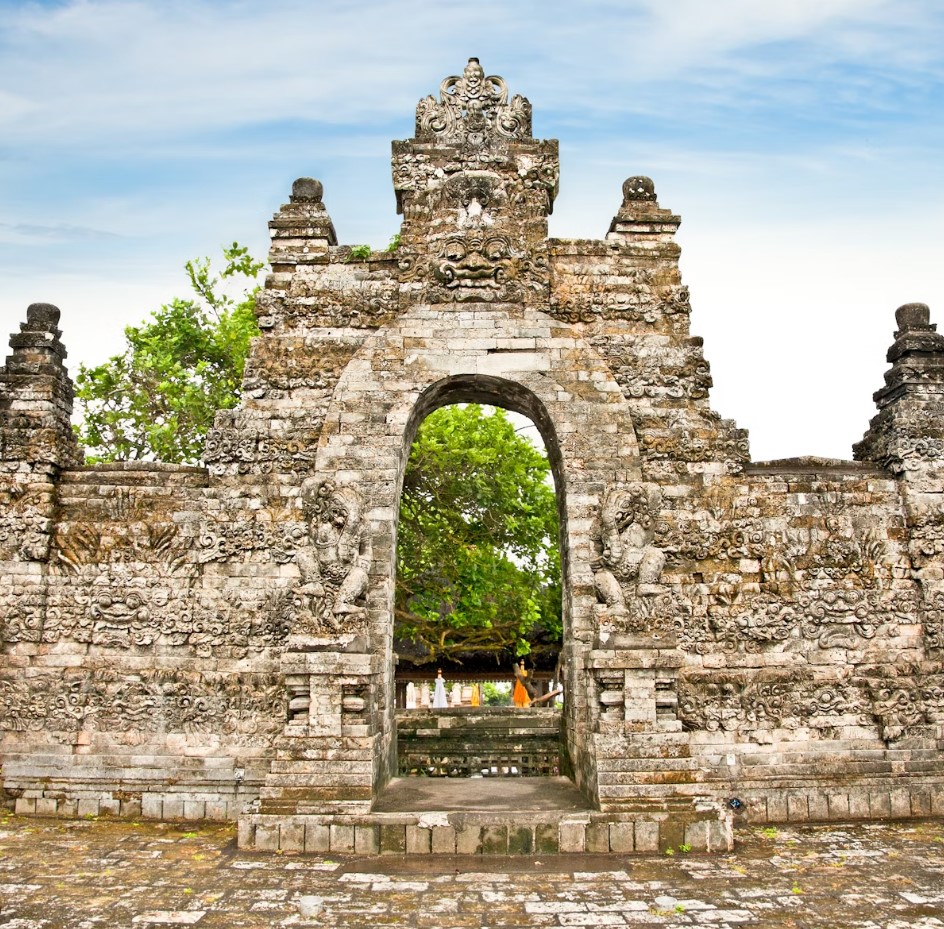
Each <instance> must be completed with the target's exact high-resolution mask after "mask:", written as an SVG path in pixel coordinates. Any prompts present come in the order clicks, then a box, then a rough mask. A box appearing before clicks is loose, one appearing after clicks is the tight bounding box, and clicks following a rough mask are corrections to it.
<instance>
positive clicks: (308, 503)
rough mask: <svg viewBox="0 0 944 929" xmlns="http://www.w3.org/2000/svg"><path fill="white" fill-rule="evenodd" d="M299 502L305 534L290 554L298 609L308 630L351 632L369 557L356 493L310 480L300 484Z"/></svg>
mask: <svg viewBox="0 0 944 929" xmlns="http://www.w3.org/2000/svg"><path fill="white" fill-rule="evenodd" d="M302 506H303V507H304V511H305V519H306V522H307V523H308V537H309V544H308V546H306V547H304V548H302V549H299V551H298V552H297V553H296V556H295V560H296V563H297V564H298V569H299V571H300V572H301V580H302V583H301V585H300V586H299V588H298V590H297V593H298V595H299V597H300V600H301V605H302V612H303V614H304V615H305V617H306V619H307V620H308V624H309V625H310V626H311V629H312V631H316V632H346V631H351V629H350V628H349V627H350V626H352V625H360V624H361V623H360V620H362V619H363V617H364V615H365V607H364V597H365V594H366V592H367V584H368V573H369V571H370V566H371V562H372V560H373V555H372V551H371V539H370V532H369V531H368V527H367V526H366V524H365V523H364V520H363V516H362V513H363V501H362V499H361V495H360V493H359V492H358V491H357V489H356V488H354V487H351V486H346V485H336V484H335V483H334V482H333V481H323V482H322V483H320V484H319V483H317V482H315V481H314V480H313V479H312V480H308V481H305V483H304V484H303V485H302ZM352 620H353V621H352Z"/></svg>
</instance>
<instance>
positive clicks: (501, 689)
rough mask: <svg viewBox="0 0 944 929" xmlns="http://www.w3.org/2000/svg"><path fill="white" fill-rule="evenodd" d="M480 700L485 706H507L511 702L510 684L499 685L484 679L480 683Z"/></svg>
mask: <svg viewBox="0 0 944 929" xmlns="http://www.w3.org/2000/svg"><path fill="white" fill-rule="evenodd" d="M482 702H483V703H484V704H485V706H509V705H510V704H511V685H510V684H505V685H504V686H501V685H498V684H493V683H492V682H491V681H486V682H485V683H484V684H482Z"/></svg>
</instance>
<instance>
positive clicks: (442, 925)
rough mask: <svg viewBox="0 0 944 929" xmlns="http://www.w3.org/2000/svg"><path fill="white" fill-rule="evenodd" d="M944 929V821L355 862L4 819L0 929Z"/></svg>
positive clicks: (209, 839)
mask: <svg viewBox="0 0 944 929" xmlns="http://www.w3.org/2000/svg"><path fill="white" fill-rule="evenodd" d="M173 926H196V927H199V929H223V927H225V929H257V927H258V929H262V927H266V929H269V927H282V926H286V927H289V926H292V927H295V926H297V927H330V929H334V927H342V929H347V927H351V929H353V927H368V926H369V927H377V929H388V927H389V929H393V927H410V929H465V927H474V929H506V927H509V929H510V927H515V929H521V927H531V926H534V927H609V926H655V927H684V926H696V927H710V929H726V927H732V929H733V927H742V926H748V927H756V926H763V927H766V926H770V927H793V929H913V927H914V929H938V927H944V822H942V821H940V820H935V821H924V822H902V823H890V824H864V825H863V824H856V825H837V824H830V825H828V826H826V825H824V826H799V827H789V828H788V827H778V828H776V829H774V828H769V829H751V830H747V831H744V832H739V833H738V843H737V848H736V850H735V852H734V853H732V854H720V855H711V856H709V855H694V854H691V853H686V852H685V851H684V850H682V849H677V850H675V851H674V854H673V855H671V856H667V855H663V856H633V857H626V856H614V855H607V856H602V855H581V856H563V855H559V856H554V857H553V858H550V859H547V860H540V859H533V858H482V857H479V858H474V859H471V858H462V857H451V858H445V857H443V858H440V857H437V856H424V857H422V858H417V857H405V856H385V857H376V858H360V859H356V858H343V857H332V858H327V857H322V856H303V855H298V856H292V855H276V854H263V853H258V852H240V851H238V850H237V848H236V843H235V831H234V828H233V827H232V826H228V825H219V824H201V825H199V826H193V825H191V824H186V825H185V824H162V823H129V822H118V821H106V820H98V821H92V820H71V821H67V820H52V819H36V818H25V817H17V816H13V815H0V927H3V929H98V927H108V929H124V927H129V929H135V927H140V929H160V927H173Z"/></svg>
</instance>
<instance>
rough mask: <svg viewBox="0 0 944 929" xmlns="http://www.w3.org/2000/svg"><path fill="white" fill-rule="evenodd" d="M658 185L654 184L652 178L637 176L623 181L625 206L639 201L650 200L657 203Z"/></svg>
mask: <svg viewBox="0 0 944 929" xmlns="http://www.w3.org/2000/svg"><path fill="white" fill-rule="evenodd" d="M655 199H656V185H655V184H653V182H652V178H651V177H645V176H644V175H641V174H640V175H637V176H636V177H628V178H626V180H625V181H623V205H624V206H625V205H626V204H628V203H630V202H632V201H638V200H649V201H651V202H655Z"/></svg>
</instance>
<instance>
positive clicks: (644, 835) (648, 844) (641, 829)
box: [635, 820, 659, 852]
mask: <svg viewBox="0 0 944 929" xmlns="http://www.w3.org/2000/svg"><path fill="white" fill-rule="evenodd" d="M635 825H636V828H635V845H636V851H637V852H657V851H659V824H658V823H657V822H651V821H647V820H638V821H637V822H636V824H635Z"/></svg>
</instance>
